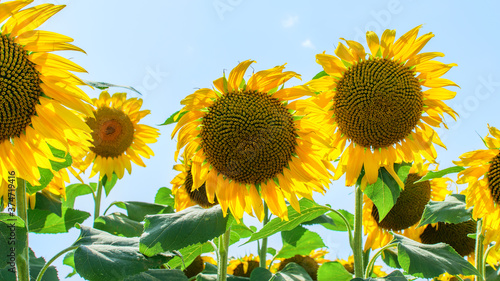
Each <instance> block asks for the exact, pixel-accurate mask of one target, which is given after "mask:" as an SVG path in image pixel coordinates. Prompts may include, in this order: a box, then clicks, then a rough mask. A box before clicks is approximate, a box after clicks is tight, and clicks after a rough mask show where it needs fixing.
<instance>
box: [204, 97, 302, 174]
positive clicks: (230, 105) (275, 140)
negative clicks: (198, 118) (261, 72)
mask: <svg viewBox="0 0 500 281" xmlns="http://www.w3.org/2000/svg"><path fill="white" fill-rule="evenodd" d="M202 125H203V126H202V129H201V137H202V142H201V144H202V147H203V150H204V152H205V155H206V157H207V159H208V162H209V163H210V165H212V166H213V167H215V169H216V170H217V171H218V172H220V173H222V174H223V175H224V176H226V177H227V178H229V179H231V180H234V181H237V182H239V183H247V184H257V183H261V182H264V181H266V180H270V179H272V178H274V177H275V176H276V175H277V174H278V173H281V172H282V171H283V169H284V168H285V167H286V166H287V164H288V162H289V161H290V159H291V157H292V154H293V153H294V152H295V146H296V145H297V143H296V133H295V127H294V122H293V116H292V114H290V112H289V111H288V109H287V108H286V107H285V106H284V105H283V104H282V103H281V102H280V101H279V100H278V99H276V98H272V97H271V96H269V95H268V94H267V93H259V92H245V91H243V92H232V93H227V94H224V95H223V96H222V97H220V98H219V99H218V100H217V101H216V102H215V103H214V104H213V105H212V106H210V108H209V112H208V113H207V114H206V115H205V116H204V117H203V121H202Z"/></svg>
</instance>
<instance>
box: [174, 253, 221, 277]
mask: <svg viewBox="0 0 500 281" xmlns="http://www.w3.org/2000/svg"><path fill="white" fill-rule="evenodd" d="M207 262H208V263H211V264H213V265H217V262H216V261H215V260H214V259H213V258H212V257H209V256H203V257H202V256H201V255H200V256H197V257H196V258H195V259H194V260H193V262H192V263H191V264H190V265H189V266H188V267H186V269H184V270H183V271H182V272H184V274H185V275H186V276H187V278H191V277H194V276H196V275H198V274H199V273H201V272H202V271H203V270H204V269H205V263H207Z"/></svg>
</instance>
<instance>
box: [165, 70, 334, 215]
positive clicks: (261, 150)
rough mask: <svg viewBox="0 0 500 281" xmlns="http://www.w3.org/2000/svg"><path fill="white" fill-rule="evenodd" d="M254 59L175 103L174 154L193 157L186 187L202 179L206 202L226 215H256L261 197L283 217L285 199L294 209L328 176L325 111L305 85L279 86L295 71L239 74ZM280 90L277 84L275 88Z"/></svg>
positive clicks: (260, 209) (321, 188)
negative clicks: (210, 86)
mask: <svg viewBox="0 0 500 281" xmlns="http://www.w3.org/2000/svg"><path fill="white" fill-rule="evenodd" d="M251 63H253V61H251V60H247V61H244V62H242V63H240V64H239V65H238V66H236V67H235V68H234V69H233V70H232V71H231V72H230V74H229V77H228V78H227V79H226V77H225V76H224V77H221V78H219V79H217V80H215V81H214V86H215V88H216V89H214V90H212V89H208V88H204V89H200V90H197V91H196V92H194V93H193V94H191V95H189V96H188V97H186V98H185V99H184V100H182V101H181V104H183V105H185V106H184V108H182V109H181V110H180V112H179V114H178V115H177V116H176V118H177V119H178V123H177V125H176V127H175V129H174V131H173V132H172V137H174V136H175V135H176V134H177V133H178V143H177V152H176V155H175V157H176V160H177V156H178V154H179V152H180V150H181V149H182V148H184V150H183V155H184V159H190V161H191V170H190V173H191V176H192V181H193V183H192V190H197V189H198V188H199V187H200V186H202V185H203V184H205V189H206V194H207V198H208V201H209V202H210V203H214V198H215V197H217V200H218V202H219V204H220V205H221V207H222V210H223V212H224V215H226V213H227V209H228V208H229V209H230V211H231V213H232V214H233V215H234V216H235V217H236V218H241V217H242V216H243V212H244V211H246V212H247V213H249V214H253V212H252V208H253V211H254V212H255V214H256V215H257V217H258V218H259V219H260V220H262V218H263V216H264V211H263V203H262V198H263V199H264V200H265V202H266V203H267V205H268V206H269V209H270V210H271V212H272V213H273V214H275V215H276V216H278V217H281V218H284V219H287V216H288V213H287V206H286V204H285V200H284V199H285V198H286V199H287V200H288V201H289V202H290V204H291V205H292V206H293V208H295V209H296V210H299V208H300V207H299V203H298V200H297V195H298V196H299V197H306V198H310V199H312V191H318V192H324V185H327V184H328V183H329V181H330V177H331V176H330V174H329V172H328V171H327V169H326V168H327V167H328V168H330V169H333V167H330V166H331V164H330V163H329V162H326V161H324V160H322V159H323V158H322V156H324V155H325V154H326V153H327V152H328V151H329V149H331V148H330V147H329V143H328V141H325V140H327V139H328V134H327V132H325V130H324V127H325V126H324V125H323V124H322V123H319V122H316V119H317V120H321V117H317V116H322V115H324V111H323V110H322V109H321V108H319V107H318V106H316V105H314V104H313V103H312V102H311V101H310V100H308V99H300V100H296V101H291V100H293V99H296V98H301V97H304V96H307V95H314V92H312V91H311V90H310V89H309V88H308V87H306V86H296V87H291V88H284V87H283V84H284V83H285V82H286V81H288V80H289V79H291V78H293V77H300V76H299V75H298V74H296V73H295V72H291V71H286V72H283V69H284V66H277V67H274V68H272V69H268V70H264V71H259V72H257V73H254V74H253V75H252V76H251V77H250V78H249V80H248V83H245V80H243V76H244V74H245V72H246V70H247V68H248V67H249V66H250V64H251ZM279 87H281V88H280V89H278V88H279Z"/></svg>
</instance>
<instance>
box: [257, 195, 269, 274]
mask: <svg viewBox="0 0 500 281" xmlns="http://www.w3.org/2000/svg"><path fill="white" fill-rule="evenodd" d="M268 222H269V207H267V204H266V203H265V202H264V221H263V222H262V225H263V226H266V224H267V223H268ZM266 256H267V237H264V238H262V246H261V247H260V249H259V266H260V267H263V268H266Z"/></svg>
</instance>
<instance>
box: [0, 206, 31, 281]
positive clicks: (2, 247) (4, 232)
mask: <svg viewBox="0 0 500 281" xmlns="http://www.w3.org/2000/svg"><path fill="white" fill-rule="evenodd" d="M25 248H26V227H25V226H24V221H23V220H22V219H21V218H20V217H18V216H15V215H14V214H13V213H12V216H11V214H10V213H0V253H1V254H0V268H4V267H7V269H6V271H7V273H8V274H12V273H11V272H9V271H8V269H9V268H15V263H14V261H15V257H16V255H17V256H19V255H21V254H22V253H23V251H24V249H25ZM11 262H12V263H11ZM2 280H3V279H2Z"/></svg>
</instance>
